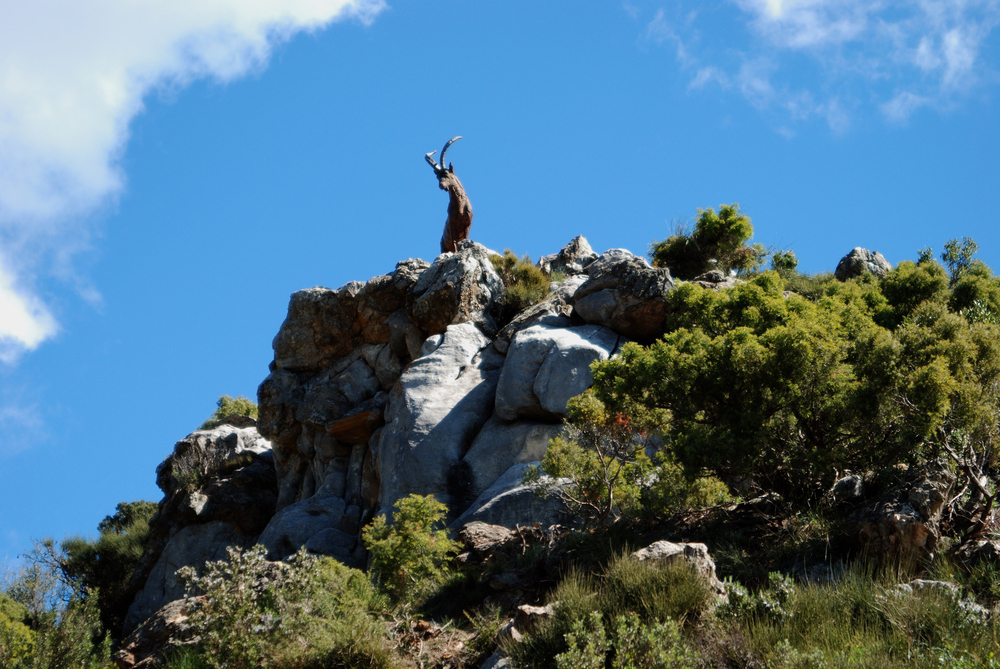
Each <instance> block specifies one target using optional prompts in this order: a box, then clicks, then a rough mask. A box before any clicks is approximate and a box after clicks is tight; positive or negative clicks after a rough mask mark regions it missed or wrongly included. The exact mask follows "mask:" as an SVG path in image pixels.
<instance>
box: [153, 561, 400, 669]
mask: <svg viewBox="0 0 1000 669" xmlns="http://www.w3.org/2000/svg"><path fill="white" fill-rule="evenodd" d="M228 553H229V557H228V559H227V560H221V561H218V562H209V563H207V564H206V565H205V570H204V573H203V574H202V575H200V576H199V575H198V574H197V573H196V572H195V570H194V569H192V568H191V567H185V568H183V569H181V570H180V571H179V572H178V575H179V576H180V577H181V578H182V580H184V582H185V585H186V587H187V589H188V592H189V594H191V595H194V594H203V595H204V597H200V598H198V599H196V600H193V601H194V602H196V604H195V608H194V611H193V612H192V614H191V618H190V621H191V624H192V627H193V629H194V631H195V634H196V635H197V637H198V638H199V642H198V644H197V646H196V648H195V649H194V650H193V651H192V650H186V651H182V652H180V653H179V654H178V655H177V656H176V657H175V658H173V659H172V661H171V663H170V667H171V669H179V668H180V667H190V668H191V669H194V668H195V667H197V668H205V669H216V668H219V669H221V668H225V669H253V668H254V667H257V666H259V665H261V664H263V665H264V666H273V667H283V668H284V667H288V668H293V667H294V668H298V669H306V668H308V667H317V668H318V667H324V668H334V669H336V668H338V667H343V668H345V669H346V668H347V667H371V668H373V669H390V668H391V667H393V666H395V664H394V660H393V657H392V654H391V652H390V650H389V648H388V647H387V646H386V644H385V641H384V636H385V635H384V632H383V630H382V629H381V628H380V627H379V625H378V623H377V622H376V621H375V619H374V618H373V617H372V616H371V615H370V614H371V612H372V610H374V609H377V608H381V607H382V602H381V601H380V600H379V599H378V597H377V596H376V594H375V592H374V590H373V588H372V586H371V583H370V582H369V581H368V579H367V577H366V576H365V575H364V574H363V573H362V572H360V571H358V570H356V569H351V568H349V567H346V566H344V565H342V564H340V563H338V562H336V561H334V560H332V559H330V558H317V557H314V556H309V555H307V554H306V553H305V551H304V550H303V551H300V552H299V553H297V554H296V555H295V556H294V557H293V558H292V559H291V560H289V561H288V562H271V561H268V560H267V559H265V555H266V551H265V549H264V547H263V546H256V547H254V548H252V549H249V550H246V551H243V550H240V549H237V548H230V549H229V551H228Z"/></svg>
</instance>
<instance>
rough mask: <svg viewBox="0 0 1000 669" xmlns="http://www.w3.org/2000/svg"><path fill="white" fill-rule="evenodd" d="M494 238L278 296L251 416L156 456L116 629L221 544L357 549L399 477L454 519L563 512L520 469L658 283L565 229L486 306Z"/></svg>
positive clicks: (280, 553)
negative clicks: (511, 300)
mask: <svg viewBox="0 0 1000 669" xmlns="http://www.w3.org/2000/svg"><path fill="white" fill-rule="evenodd" d="M493 255H496V254H495V253H494V252H493V251H490V250H489V249H486V248H485V247H483V246H482V245H480V244H477V243H475V242H471V241H463V242H461V243H460V244H459V246H458V250H457V251H456V252H453V253H443V254H441V255H440V256H438V257H437V258H436V259H435V260H434V262H433V263H427V262H424V261H422V260H414V259H409V260H404V261H402V262H399V263H398V264H397V265H396V268H395V270H394V271H393V272H391V273H389V274H386V275H383V276H378V277H375V278H373V279H370V280H368V281H367V282H363V283H362V282H351V283H348V284H346V285H344V286H342V287H341V288H339V289H337V290H330V289H327V288H319V287H316V288H309V289H305V290H301V291H298V292H296V293H295V294H293V295H292V296H291V299H290V300H289V304H288V315H287V317H286V318H285V321H284V323H282V325H281V327H280V328H279V330H278V333H277V334H276V335H275V337H274V341H273V348H274V360H273V361H272V362H271V364H270V370H269V371H270V373H269V374H268V375H267V377H266V378H265V379H264V380H263V382H262V383H261V384H260V388H259V390H258V402H259V418H258V420H257V423H256V426H244V427H236V426H235V425H223V426H220V427H217V428H215V429H212V430H207V431H198V432H195V433H193V434H191V435H189V436H188V437H185V438H184V439H182V440H181V441H180V442H178V443H177V445H176V447H175V448H174V452H173V453H172V454H171V455H170V456H169V457H168V458H167V459H166V460H165V461H164V462H163V464H161V465H160V467H159V468H158V469H157V483H158V485H159V486H160V488H161V489H162V490H163V492H164V495H165V497H164V500H163V501H162V502H161V504H160V511H159V513H158V514H157V516H156V517H155V518H154V520H153V522H152V528H153V533H154V536H155V540H153V541H152V542H151V545H150V548H149V549H148V550H147V553H146V555H145V556H144V557H143V560H142V564H141V566H140V569H139V571H138V572H137V574H136V576H135V577H134V578H133V579H132V588H133V591H134V592H135V601H134V603H133V604H132V607H131V608H130V610H129V614H128V618H127V620H126V624H125V629H124V632H125V634H126V635H127V634H129V633H131V632H132V631H133V630H135V629H136V628H137V627H138V626H139V625H140V624H141V623H143V621H145V620H147V619H148V618H149V617H150V616H152V615H153V614H154V613H155V612H156V611H158V610H160V609H163V607H165V606H167V605H168V604H170V603H171V602H174V601H175V600H177V599H179V598H181V597H182V596H183V594H184V590H183V587H182V585H181V584H180V583H179V582H178V580H177V577H176V576H175V573H176V571H177V569H179V568H180V567H183V566H195V567H199V566H200V565H202V564H204V563H205V562H206V561H208V560H218V559H222V558H224V557H225V554H226V549H227V548H228V547H230V546H240V547H246V546H250V545H253V544H257V543H259V544H263V545H264V546H266V548H267V551H268V557H269V558H270V559H283V558H286V557H288V556H290V555H292V554H293V553H295V552H296V551H297V550H298V549H299V548H300V547H302V546H305V547H306V548H307V549H308V550H309V551H310V552H313V553H316V554H323V555H329V556H332V557H334V558H336V559H337V560H340V561H341V562H344V563H345V564H348V565H352V566H364V564H365V561H366V554H365V550H364V548H363V546H362V545H361V542H360V541H359V536H360V530H361V528H362V526H364V524H365V523H366V522H367V521H368V520H370V519H371V518H372V517H374V516H375V515H376V514H380V513H390V512H391V510H392V507H393V504H394V503H395V502H396V501H397V500H399V499H401V498H403V497H405V496H407V495H410V494H412V493H417V494H421V495H427V494H432V495H434V496H435V497H436V498H437V499H438V500H439V501H441V502H443V503H444V504H446V505H447V507H448V510H449V518H450V520H451V523H452V525H453V526H454V527H455V528H460V527H462V526H464V525H465V524H467V523H469V522H473V521H482V522H486V523H489V524H492V525H497V526H504V527H507V528H511V529H513V528H516V527H518V526H533V525H535V524H537V523H540V524H541V525H542V526H548V525H550V524H553V523H556V522H558V521H559V520H560V519H561V518H562V514H563V511H564V510H563V508H562V506H561V504H560V502H559V501H558V500H557V499H554V498H540V497H538V496H537V495H536V494H535V493H534V491H533V490H532V489H530V488H528V487H526V486H524V484H523V483H522V481H523V478H524V473H525V471H526V469H527V467H528V466H529V465H530V464H531V463H534V462H537V461H538V460H540V459H541V457H542V456H543V455H544V453H545V450H546V448H547V447H548V442H549V439H550V438H552V437H553V436H555V435H556V434H557V433H558V431H559V430H560V425H561V422H562V420H563V419H564V418H565V416H566V403H567V401H568V400H569V399H570V398H571V397H573V396H574V395H577V394H579V393H581V392H583V391H584V390H586V389H587V388H588V387H589V386H590V385H591V383H592V378H591V373H590V364H591V363H592V362H593V361H595V360H606V359H607V358H609V357H610V356H612V355H614V354H615V352H616V351H617V350H618V349H619V348H620V347H621V346H622V344H624V343H625V342H626V341H629V340H638V341H650V340H652V339H655V338H657V337H658V336H660V335H661V334H662V328H663V322H664V305H665V301H664V297H665V295H666V293H667V292H669V291H670V290H672V289H673V287H674V282H673V280H672V279H671V276H670V272H669V271H668V270H666V269H655V268H653V267H651V266H650V265H649V263H648V262H646V260H645V259H644V258H642V257H639V256H636V255H633V254H632V253H630V252H628V251H625V250H622V249H613V250H610V251H607V252H605V253H603V254H600V255H599V254H597V253H595V252H594V251H593V250H592V249H591V248H590V245H589V244H588V243H587V240H586V239H584V238H583V237H577V238H575V239H573V240H572V241H571V242H570V243H569V244H567V246H566V247H565V248H563V249H562V250H561V251H559V252H558V253H555V254H552V255H550V256H544V257H543V258H542V259H541V260H540V263H539V264H540V266H541V267H543V268H544V269H545V270H546V271H549V272H558V274H557V276H559V277H561V280H560V281H558V282H555V283H553V284H552V285H551V290H550V292H549V295H548V296H547V297H546V298H545V299H543V300H542V301H540V302H539V303H537V304H534V305H531V306H530V307H528V308H526V309H524V310H523V311H522V312H521V313H519V314H517V315H516V316H515V317H514V318H513V319H512V320H511V321H510V322H509V323H497V322H496V320H495V314H496V313H497V309H496V306H497V302H498V300H499V299H500V298H501V296H502V295H503V292H504V284H503V281H502V280H501V277H500V276H499V275H498V274H497V272H496V270H495V269H494V266H493V262H492V261H491V256H493ZM230 422H239V421H235V420H234V421H230ZM168 610H171V611H172V609H168Z"/></svg>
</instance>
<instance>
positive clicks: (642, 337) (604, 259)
mask: <svg viewBox="0 0 1000 669" xmlns="http://www.w3.org/2000/svg"><path fill="white" fill-rule="evenodd" d="M587 276H588V278H587V281H586V282H585V283H584V284H583V285H582V286H580V287H579V288H578V289H577V291H576V293H575V294H574V295H573V307H574V309H573V311H574V313H575V314H576V315H578V316H579V317H580V318H582V319H583V320H584V321H586V322H588V323H595V324H597V325H603V326H605V327H608V328H611V329H612V330H614V331H615V332H617V333H618V334H620V335H624V336H625V337H628V338H629V339H635V340H637V341H639V342H643V343H645V342H650V341H653V340H654V339H657V338H658V337H660V336H661V335H662V334H663V331H664V318H665V317H666V313H667V311H666V296H667V293H669V292H670V291H671V290H673V288H674V282H673V279H671V278H670V271H669V270H667V269H654V268H653V267H650V266H649V263H647V262H646V261H645V259H643V258H640V257H638V256H635V255H632V254H631V253H629V252H628V251H625V250H622V249H613V250H611V251H607V252H606V253H604V254H603V255H601V257H600V258H598V259H597V260H595V261H594V262H593V263H591V264H590V265H589V266H588V267H587Z"/></svg>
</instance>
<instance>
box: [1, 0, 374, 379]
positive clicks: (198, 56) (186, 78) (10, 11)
mask: <svg viewBox="0 0 1000 669" xmlns="http://www.w3.org/2000/svg"><path fill="white" fill-rule="evenodd" d="M384 7H385V3H384V0H89V1H83V0H31V2H24V1H23V0H0V15H2V16H3V20H2V21H0V262H3V261H4V260H6V265H5V266H4V267H5V269H4V274H2V275H0V280H2V283H0V328H3V329H2V330H0V342H3V345H4V350H12V349H10V348H9V347H14V349H16V348H17V347H20V348H21V349H31V348H33V347H34V346H37V345H38V344H39V343H40V342H41V341H43V340H44V339H45V338H47V337H49V336H51V335H52V333H53V332H54V331H55V321H54V319H53V318H52V314H51V313H50V312H49V311H48V310H47V309H46V308H45V306H44V304H42V303H41V302H40V301H39V299H38V298H37V296H35V295H33V294H32V293H31V292H30V286H31V284H32V277H33V275H34V274H35V273H36V272H38V271H40V263H42V259H43V258H45V257H46V256H53V255H59V254H60V250H61V249H65V248H68V247H80V246H85V245H86V239H87V230H86V227H85V226H84V225H83V224H82V223H81V220H82V218H83V217H84V216H85V215H87V214H89V213H91V212H93V211H94V210H95V208H97V207H99V206H101V205H102V204H105V203H107V202H109V200H113V198H114V197H115V196H116V195H117V194H118V193H120V192H121V190H122V188H123V186H124V176H123V175H122V173H121V169H120V167H119V166H118V159H119V158H120V156H121V155H122V153H123V151H124V148H125V144H126V142H127V140H128V127H129V123H130V121H131V120H132V118H134V117H135V115H136V114H137V113H139V112H140V111H141V110H142V106H143V98H144V96H145V95H147V94H148V93H149V92H150V91H152V90H155V89H157V88H160V87H179V86H183V85H185V84H187V83H189V82H190V81H192V80H194V79H197V78H201V77H212V78H215V79H218V80H222V81H226V80H230V79H233V78H235V77H238V76H241V75H243V74H245V73H246V72H247V71H249V70H252V69H254V68H258V67H261V66H263V65H264V64H265V63H266V61H267V59H268V57H269V55H270V53H271V50H272V49H273V48H274V46H275V45H276V44H279V43H281V42H283V41H285V40H287V39H289V38H290V37H291V36H292V35H294V34H295V33H297V32H300V31H304V30H305V31H309V30H317V29H320V28H322V27H324V26H326V25H327V24H328V23H330V22H331V21H333V20H336V19H338V18H346V17H351V18H355V19H358V20H360V21H362V22H369V21H371V20H372V19H373V18H374V17H375V15H376V14H378V13H379V12H380V11H381V10H382V9H383V8H384ZM12 258H17V259H18V265H17V266H16V267H14V266H13V265H12V264H11V259H12ZM9 357H10V354H7V356H6V357H4V356H0V360H4V361H8V358H9Z"/></svg>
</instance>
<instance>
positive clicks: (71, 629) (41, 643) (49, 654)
mask: <svg viewBox="0 0 1000 669" xmlns="http://www.w3.org/2000/svg"><path fill="white" fill-rule="evenodd" d="M110 657H111V639H110V637H109V636H108V635H107V634H106V633H105V631H104V628H103V627H102V626H101V621H100V616H99V613H98V610H97V603H96V600H95V598H88V599H83V600H82V599H79V598H77V597H75V596H74V597H73V598H71V599H70V601H69V602H68V603H67V604H66V606H65V608H64V609H62V610H61V611H60V612H59V615H58V618H57V617H56V616H55V615H53V616H51V617H46V619H45V620H44V622H43V624H42V625H41V626H40V627H39V629H38V630H37V632H36V635H35V658H34V662H35V664H34V665H33V666H34V667H37V668H38V669H42V668H44V669H108V668H109V666H110V664H111V663H110Z"/></svg>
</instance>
